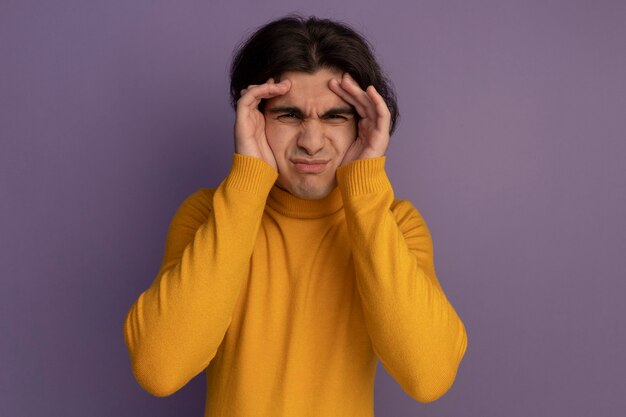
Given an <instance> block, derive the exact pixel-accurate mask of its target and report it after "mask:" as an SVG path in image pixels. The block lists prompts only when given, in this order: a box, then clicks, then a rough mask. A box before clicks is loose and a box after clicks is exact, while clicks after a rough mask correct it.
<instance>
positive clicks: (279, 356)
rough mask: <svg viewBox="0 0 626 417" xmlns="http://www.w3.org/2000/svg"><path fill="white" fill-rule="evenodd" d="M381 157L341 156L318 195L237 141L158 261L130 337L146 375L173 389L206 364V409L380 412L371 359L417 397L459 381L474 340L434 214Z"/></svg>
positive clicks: (300, 416)
mask: <svg viewBox="0 0 626 417" xmlns="http://www.w3.org/2000/svg"><path fill="white" fill-rule="evenodd" d="M384 163H385V157H381V158H372V159H362V160H357V161H353V162H351V163H350V164H348V165H346V166H343V167H340V168H339V169H338V170H337V174H336V177H337V187H336V188H335V189H334V190H333V191H332V192H331V193H330V194H329V195H328V196H327V197H326V198H324V199H322V200H303V199H299V198H297V197H295V196H293V195H291V194H289V193H288V192H286V191H283V190H281V189H280V188H278V187H276V186H275V185H274V182H275V180H276V178H277V177H278V174H277V172H276V170H275V169H273V168H272V167H271V166H270V165H268V164H267V163H265V162H263V161H261V160H260V159H256V158H252V157H248V156H243V155H239V154H234V156H233V165H232V167H231V171H230V173H229V174H228V176H227V177H226V179H225V180H224V181H223V182H222V183H221V184H220V185H219V187H218V188H217V189H215V190H212V189H205V188H203V189H200V190H199V191H197V192H196V193H194V194H192V195H191V196H189V197H188V198H187V199H186V200H185V201H184V202H183V203H182V205H181V206H180V208H179V209H178V211H177V212H176V214H175V215H174V218H173V220H172V222H171V224H170V227H169V231H168V236H167V243H166V245H165V254H164V258H163V263H162V265H161V269H160V271H159V273H158V275H157V276H156V279H155V280H154V282H153V283H152V284H151V285H150V287H149V288H148V289H147V290H145V291H144V292H143V293H142V294H141V295H140V296H139V298H138V299H137V301H136V302H135V303H134V304H133V305H132V306H131V308H130V309H129V311H128V314H127V316H126V320H125V322H124V337H125V341H126V345H127V347H128V351H129V353H130V359H131V362H132V368H133V372H134V374H135V376H136V378H137V381H138V382H139V384H140V385H141V386H142V387H143V388H144V389H145V390H147V391H148V392H150V393H152V394H154V395H156V396H167V395H170V394H172V393H174V392H176V391H177V390H178V389H180V388H181V387H183V386H184V385H185V384H186V383H187V382H188V381H189V380H190V379H192V378H193V377H194V376H196V375H197V374H198V373H200V372H202V371H203V370H206V377H207V400H206V413H205V416H207V417H209V416H210V417H218V416H220V417H222V416H224V417H227V416H228V417H251V416H271V417H280V416H290V417H292V416H293V417H305V416H312V417H322V416H323V417H326V416H359V417H366V416H372V415H373V388H374V374H375V371H376V361H377V359H380V360H381V361H382V364H383V365H384V367H385V369H386V370H387V371H388V372H389V373H390V374H391V375H392V376H393V377H394V378H395V380H396V381H397V382H398V383H399V384H400V385H401V386H402V388H403V389H404V390H405V391H406V392H407V393H408V394H409V395H411V396H412V397H413V398H415V399H416V400H418V401H421V402H427V401H433V400H435V399H437V398H439V397H440V396H441V395H443V394H444V393H445V392H446V391H447V390H448V389H449V388H450V386H451V385H452V383H453V381H454V378H455V376H456V371H457V368H458V366H459V363H460V361H461V359H462V358H463V355H464V353H465V349H466V346H467V336H466V333H465V327H464V326H463V323H462V322H461V320H460V319H459V317H458V315H457V313H456V312H455V310H454V308H453V307H452V305H451V304H450V303H449V302H448V300H447V298H446V296H445V295H444V293H443V291H442V289H441V286H440V285H439V282H438V281H437V277H436V276H435V268H434V264H433V247H432V241H431V237H430V233H429V231H428V227H427V226H426V223H425V222H424V219H423V218H422V216H421V215H420V213H419V212H418V211H417V210H416V209H415V208H414V207H413V205H412V204H411V203H410V202H409V201H407V200H394V196H393V190H392V187H391V184H390V183H389V180H388V178H387V175H386V173H385V170H384Z"/></svg>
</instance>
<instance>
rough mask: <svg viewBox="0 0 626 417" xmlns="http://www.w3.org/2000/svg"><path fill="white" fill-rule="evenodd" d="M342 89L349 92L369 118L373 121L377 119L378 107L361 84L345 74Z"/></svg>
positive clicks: (342, 78)
mask: <svg viewBox="0 0 626 417" xmlns="http://www.w3.org/2000/svg"><path fill="white" fill-rule="evenodd" d="M340 85H341V87H342V88H343V89H344V90H345V91H347V92H348V93H349V94H350V95H351V96H352V97H354V99H355V100H357V101H358V102H359V104H360V105H361V106H362V107H363V109H364V111H365V113H366V114H367V117H369V118H370V119H372V120H375V119H376V118H377V114H376V107H375V105H374V103H373V102H372V100H371V99H370V97H369V96H368V94H367V93H366V92H365V91H364V90H362V89H361V87H360V86H359V84H358V83H357V82H356V81H355V80H354V78H352V76H351V75H350V74H349V73H347V72H346V73H344V74H343V77H341V84H340Z"/></svg>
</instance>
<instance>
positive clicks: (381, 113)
mask: <svg viewBox="0 0 626 417" xmlns="http://www.w3.org/2000/svg"><path fill="white" fill-rule="evenodd" d="M365 92H366V93H367V95H368V96H369V98H370V100H372V103H374V106H375V108H376V114H377V118H376V125H377V126H379V127H380V129H381V130H383V131H384V132H388V131H389V128H390V126H391V111H389V107H387V103H386V102H385V99H384V98H383V96H381V95H380V94H379V93H378V91H376V88H375V87H374V86H373V85H370V86H369V87H367V89H366V90H365Z"/></svg>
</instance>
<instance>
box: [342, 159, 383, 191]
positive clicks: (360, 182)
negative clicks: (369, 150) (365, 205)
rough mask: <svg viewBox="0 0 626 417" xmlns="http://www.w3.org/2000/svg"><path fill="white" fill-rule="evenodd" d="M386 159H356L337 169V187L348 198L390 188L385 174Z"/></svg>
mask: <svg viewBox="0 0 626 417" xmlns="http://www.w3.org/2000/svg"><path fill="white" fill-rule="evenodd" d="M385 161H386V157H385V156H381V157H379V158H366V159H357V160H355V161H352V162H350V163H349V164H347V165H344V166H341V167H339V168H337V185H338V186H339V188H340V189H341V193H342V194H344V195H349V196H358V195H362V194H371V193H376V192H380V191H383V190H386V189H389V188H391V183H390V182H389V178H387V173H386V172H385Z"/></svg>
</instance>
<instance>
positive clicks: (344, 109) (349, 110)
mask: <svg viewBox="0 0 626 417" xmlns="http://www.w3.org/2000/svg"><path fill="white" fill-rule="evenodd" d="M355 114H356V112H355V111H354V107H352V106H340V107H333V108H331V109H328V110H326V111H325V112H324V114H322V118H325V117H329V116H336V115H352V116H354V115H355Z"/></svg>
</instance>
